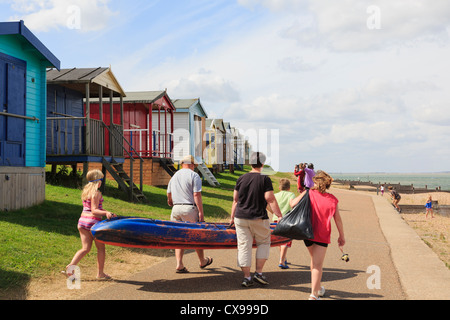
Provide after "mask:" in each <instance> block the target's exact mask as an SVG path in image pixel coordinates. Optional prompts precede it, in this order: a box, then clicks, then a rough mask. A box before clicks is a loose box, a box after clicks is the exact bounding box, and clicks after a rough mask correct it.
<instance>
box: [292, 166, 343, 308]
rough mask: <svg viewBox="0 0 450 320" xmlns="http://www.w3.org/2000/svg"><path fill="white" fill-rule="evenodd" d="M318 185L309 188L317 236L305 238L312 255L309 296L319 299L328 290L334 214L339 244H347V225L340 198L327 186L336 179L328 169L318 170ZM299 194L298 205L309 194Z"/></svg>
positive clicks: (315, 183) (295, 201)
mask: <svg viewBox="0 0 450 320" xmlns="http://www.w3.org/2000/svg"><path fill="white" fill-rule="evenodd" d="M313 180H314V187H313V188H312V189H311V190H310V191H309V197H310V200H311V217H312V225H313V232H314V239H309V240H305V245H306V247H307V248H308V252H309V254H310V257H311V295H310V297H309V300H319V299H320V297H322V296H323V295H324V294H325V288H324V287H321V281H322V273H323V262H324V260H325V254H326V252H327V248H328V245H329V244H330V242H331V241H330V238H331V218H332V217H333V218H334V221H335V223H336V227H337V230H338V232H339V238H338V245H339V247H340V248H342V247H344V245H345V236H344V226H343V223H342V218H341V215H340V213H339V209H338V199H337V198H336V197H335V196H333V195H332V194H330V193H327V192H326V190H327V189H329V188H330V186H331V183H332V181H333V179H332V178H331V177H330V176H329V175H328V174H327V173H326V172H324V171H318V172H317V175H316V176H314V178H313ZM305 194H306V192H304V193H302V194H301V195H299V196H298V197H297V198H295V200H294V201H293V203H292V206H296V205H297V204H298V203H299V202H300V200H301V199H302V198H303V197H304V196H305Z"/></svg>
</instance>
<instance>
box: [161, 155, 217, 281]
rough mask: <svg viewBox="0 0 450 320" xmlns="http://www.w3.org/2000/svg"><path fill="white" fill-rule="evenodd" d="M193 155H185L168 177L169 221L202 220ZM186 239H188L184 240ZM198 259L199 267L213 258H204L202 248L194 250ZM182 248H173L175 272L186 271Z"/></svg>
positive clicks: (200, 189) (207, 263) (199, 182)
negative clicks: (178, 167) (170, 211)
mask: <svg viewBox="0 0 450 320" xmlns="http://www.w3.org/2000/svg"><path fill="white" fill-rule="evenodd" d="M195 166H196V165H195V163H194V157H193V156H187V157H185V158H183V159H182V160H181V169H180V170H179V171H177V173H175V175H174V176H173V177H172V179H170V181H169V185H168V186H167V203H168V205H169V206H171V207H173V208H172V214H171V217H170V219H171V221H182V222H204V221H205V218H204V213H203V201H202V179H201V178H200V176H199V175H198V174H197V173H196V172H194V169H195ZM186 241H188V239H187V240H186ZM195 251H196V252H197V255H198V259H199V261H200V268H202V269H204V268H206V267H207V266H209V265H210V264H211V263H212V262H213V259H212V258H211V257H207V258H205V255H204V250H195ZM183 255H184V250H183V249H175V257H176V260H177V267H176V272H177V273H188V272H189V271H188V269H186V267H185V266H184V264H183Z"/></svg>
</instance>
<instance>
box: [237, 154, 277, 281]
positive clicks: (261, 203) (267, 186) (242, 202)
mask: <svg viewBox="0 0 450 320" xmlns="http://www.w3.org/2000/svg"><path fill="white" fill-rule="evenodd" d="M265 161H266V156H265V155H264V154H263V153H261V152H255V153H253V154H252V155H251V157H250V164H251V165H252V168H253V169H252V171H250V172H249V173H247V174H245V175H243V176H241V177H240V178H239V179H238V180H237V181H236V187H235V189H234V197H233V206H232V208H231V219H230V224H231V225H233V224H234V225H235V226H236V235H237V240H238V266H239V267H240V268H241V269H242V271H243V272H244V280H243V281H242V286H244V287H249V286H252V285H253V281H252V278H251V276H250V267H251V262H252V247H253V240H255V241H256V246H257V250H256V272H255V274H254V276H253V280H255V281H256V282H258V283H260V284H263V285H267V284H269V282H268V281H267V279H266V277H265V276H263V274H262V270H263V267H264V264H265V262H266V261H267V259H268V258H269V252H270V237H271V230H270V220H269V216H268V215H267V211H266V208H267V204H269V205H270V207H271V209H272V210H273V212H274V214H275V215H276V216H278V217H279V218H281V217H282V215H281V211H280V208H279V206H278V203H277V200H276V199H275V195H274V193H273V186H272V181H271V180H270V178H269V177H268V176H265V175H262V174H261V171H262V168H263V166H264V162H265Z"/></svg>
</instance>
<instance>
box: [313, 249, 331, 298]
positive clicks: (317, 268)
mask: <svg viewBox="0 0 450 320" xmlns="http://www.w3.org/2000/svg"><path fill="white" fill-rule="evenodd" d="M308 251H309V254H310V256H311V294H312V295H314V296H316V297H317V296H318V294H319V290H320V283H321V281H322V273H323V261H324V260H325V254H326V253H327V248H325V247H322V246H319V245H316V244H313V245H312V246H311V247H309V248H308Z"/></svg>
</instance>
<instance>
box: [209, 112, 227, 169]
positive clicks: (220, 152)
mask: <svg viewBox="0 0 450 320" xmlns="http://www.w3.org/2000/svg"><path fill="white" fill-rule="evenodd" d="M225 137H226V129H225V126H224V124H223V119H207V120H206V130H205V141H206V148H205V152H204V158H205V163H206V165H207V166H208V168H212V169H213V171H215V172H223V169H224V165H223V164H224V154H226V152H225V153H224V150H225V149H224V146H225Z"/></svg>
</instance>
